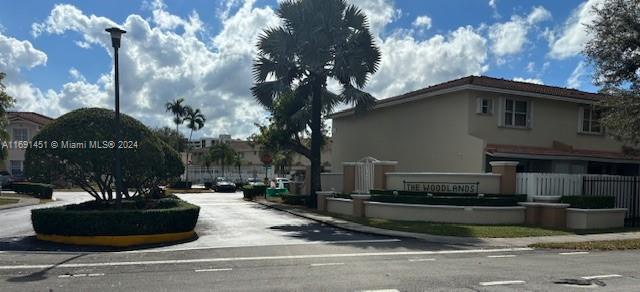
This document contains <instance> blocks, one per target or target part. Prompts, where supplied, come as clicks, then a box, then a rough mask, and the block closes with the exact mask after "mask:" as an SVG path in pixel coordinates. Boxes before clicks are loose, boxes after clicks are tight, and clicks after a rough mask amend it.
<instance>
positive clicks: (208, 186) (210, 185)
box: [204, 181, 213, 189]
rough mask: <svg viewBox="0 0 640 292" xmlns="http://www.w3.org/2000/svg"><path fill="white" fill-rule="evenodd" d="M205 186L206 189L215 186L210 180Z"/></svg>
mask: <svg viewBox="0 0 640 292" xmlns="http://www.w3.org/2000/svg"><path fill="white" fill-rule="evenodd" d="M204 188H205V189H212V188H213V183H212V182H210V181H208V182H205V183H204Z"/></svg>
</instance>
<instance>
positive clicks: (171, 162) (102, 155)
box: [25, 108, 184, 201]
mask: <svg viewBox="0 0 640 292" xmlns="http://www.w3.org/2000/svg"><path fill="white" fill-rule="evenodd" d="M114 115H115V113H114V112H113V111H112V110H108V109H101V108H82V109H78V110H75V111H72V112H70V113H67V114H65V115H62V116H61V117H59V118H57V119H55V120H54V121H53V122H51V123H50V124H48V125H47V126H46V127H44V128H42V130H40V132H38V134H36V135H35V136H34V137H33V140H34V141H46V142H48V145H52V142H53V141H55V142H57V143H59V144H58V145H59V146H60V147H57V148H55V149H53V148H48V149H47V148H44V147H43V148H37V147H31V148H28V149H27V151H26V153H25V175H26V176H27V178H29V180H32V181H36V182H46V183H50V182H53V181H57V180H59V179H61V180H65V181H69V182H71V183H73V184H74V185H77V186H79V187H81V188H82V189H83V190H85V191H86V192H87V193H89V194H90V195H91V196H93V197H94V198H95V199H96V200H98V201H111V200H113V199H114V177H113V164H112V161H113V149H112V148H110V147H106V148H97V149H86V148H81V147H70V146H69V145H78V144H80V145H82V144H84V143H86V141H108V140H111V137H112V131H111V129H113V127H115V124H114V123H115V120H114ZM122 136H123V140H125V141H135V142H136V144H135V145H130V146H131V148H127V149H123V151H122V161H123V165H122V168H123V170H124V172H123V174H122V175H123V181H124V184H125V185H126V186H127V188H128V189H134V190H135V192H134V193H133V195H131V196H136V195H145V196H146V195H150V194H154V193H157V192H158V191H159V189H158V185H159V184H160V183H161V182H165V181H167V180H169V179H173V178H175V177H177V176H179V175H180V174H182V173H183V172H184V166H183V164H182V161H181V160H180V157H179V155H178V153H177V152H176V151H175V150H173V148H171V147H170V146H169V145H167V144H166V143H165V142H163V141H162V140H160V139H159V138H158V137H156V136H155V135H154V134H153V133H152V132H151V130H149V129H148V128H147V127H146V126H145V125H143V124H142V123H141V122H140V121H138V120H136V119H134V118H132V117H130V116H128V115H122ZM60 141H64V143H67V142H68V143H69V144H68V145H66V146H65V145H63V144H60V143H62V142H60ZM101 146H104V145H101ZM124 194H125V197H129V196H130V195H129V192H125V193H124ZM117 199H118V198H116V200H117Z"/></svg>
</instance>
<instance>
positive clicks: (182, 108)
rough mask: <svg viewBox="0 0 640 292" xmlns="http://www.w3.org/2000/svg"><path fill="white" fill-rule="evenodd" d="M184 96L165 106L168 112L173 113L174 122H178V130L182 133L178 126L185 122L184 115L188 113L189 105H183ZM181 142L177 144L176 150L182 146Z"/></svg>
mask: <svg viewBox="0 0 640 292" xmlns="http://www.w3.org/2000/svg"><path fill="white" fill-rule="evenodd" d="M183 102H184V98H178V99H175V100H173V101H170V102H167V103H166V104H165V108H166V110H167V111H168V112H171V113H172V114H173V123H174V124H176V132H178V133H180V131H179V129H178V127H179V126H180V124H182V123H183V122H184V117H185V115H186V114H187V108H188V106H186V105H182V103H183ZM179 143H180V142H179V141H178V144H177V145H176V150H177V149H178V148H180V144H179Z"/></svg>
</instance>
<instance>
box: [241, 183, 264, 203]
mask: <svg viewBox="0 0 640 292" xmlns="http://www.w3.org/2000/svg"><path fill="white" fill-rule="evenodd" d="M266 193H267V186H252V185H246V186H243V187H242V196H243V197H244V198H245V199H247V200H253V199H254V198H255V197H257V196H264V195H265V194H266Z"/></svg>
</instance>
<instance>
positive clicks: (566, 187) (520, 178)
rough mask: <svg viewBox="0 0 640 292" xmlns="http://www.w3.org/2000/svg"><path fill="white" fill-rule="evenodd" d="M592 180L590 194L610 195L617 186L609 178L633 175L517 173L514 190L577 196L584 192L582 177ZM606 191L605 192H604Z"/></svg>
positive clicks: (531, 193)
mask: <svg viewBox="0 0 640 292" xmlns="http://www.w3.org/2000/svg"><path fill="white" fill-rule="evenodd" d="M585 178H587V179H591V180H593V181H592V182H590V184H589V192H590V193H593V194H592V195H610V194H609V193H615V192H616V189H615V188H617V186H615V185H613V186H612V185H611V184H610V183H609V182H610V181H611V180H621V181H627V180H628V181H629V182H631V181H632V180H633V178H634V177H632V176H620V175H598V174H564V173H518V174H517V175H516V192H517V193H519V194H527V195H528V196H529V198H531V197H532V196H578V195H582V194H584V192H583V189H582V188H583V181H584V179H585ZM605 193H606V194H605Z"/></svg>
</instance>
